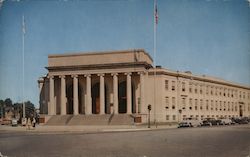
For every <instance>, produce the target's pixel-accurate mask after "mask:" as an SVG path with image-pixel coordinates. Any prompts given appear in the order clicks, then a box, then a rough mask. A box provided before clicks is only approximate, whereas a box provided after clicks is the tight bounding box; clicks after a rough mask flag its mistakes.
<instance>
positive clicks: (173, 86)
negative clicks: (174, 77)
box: [172, 81, 175, 90]
mask: <svg viewBox="0 0 250 157" xmlns="http://www.w3.org/2000/svg"><path fill="white" fill-rule="evenodd" d="M172 90H175V81H172Z"/></svg>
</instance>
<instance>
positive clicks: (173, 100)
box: [172, 97, 175, 109]
mask: <svg viewBox="0 0 250 157" xmlns="http://www.w3.org/2000/svg"><path fill="white" fill-rule="evenodd" d="M172 109H175V97H172Z"/></svg>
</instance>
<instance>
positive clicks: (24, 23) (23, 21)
mask: <svg viewBox="0 0 250 157" xmlns="http://www.w3.org/2000/svg"><path fill="white" fill-rule="evenodd" d="M25 33H26V31H25V21H24V15H23V34H25Z"/></svg>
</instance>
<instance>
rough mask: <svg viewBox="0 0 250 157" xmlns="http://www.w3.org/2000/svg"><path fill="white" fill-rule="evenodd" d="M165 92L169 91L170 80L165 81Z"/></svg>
mask: <svg viewBox="0 0 250 157" xmlns="http://www.w3.org/2000/svg"><path fill="white" fill-rule="evenodd" d="M165 90H168V80H165Z"/></svg>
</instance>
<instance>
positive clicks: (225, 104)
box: [224, 101, 226, 111]
mask: <svg viewBox="0 0 250 157" xmlns="http://www.w3.org/2000/svg"><path fill="white" fill-rule="evenodd" d="M224 111H226V101H224Z"/></svg>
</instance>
